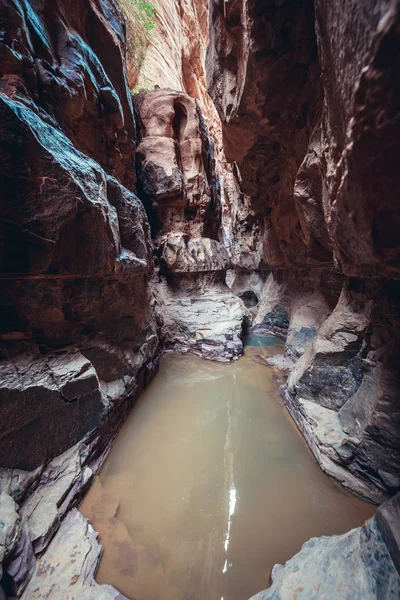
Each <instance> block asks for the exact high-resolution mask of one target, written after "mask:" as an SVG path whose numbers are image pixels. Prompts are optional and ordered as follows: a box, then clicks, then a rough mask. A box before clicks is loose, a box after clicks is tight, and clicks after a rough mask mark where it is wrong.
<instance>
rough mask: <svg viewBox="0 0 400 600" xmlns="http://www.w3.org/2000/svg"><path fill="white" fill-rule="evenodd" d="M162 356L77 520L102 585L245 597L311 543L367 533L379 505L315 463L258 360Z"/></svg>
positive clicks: (205, 598) (270, 350)
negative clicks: (89, 540)
mask: <svg viewBox="0 0 400 600" xmlns="http://www.w3.org/2000/svg"><path fill="white" fill-rule="evenodd" d="M249 344H250V345H248V346H247V347H246V349H245V355H244V356H243V357H242V358H241V359H240V360H238V361H237V362H235V363H232V364H221V363H215V362H209V361H205V360H202V359H200V358H199V357H196V356H192V355H184V356H181V355H172V354H170V355H165V356H164V357H163V358H162V360H161V366H160V371H159V373H158V375H157V376H156V378H155V379H154V380H153V382H152V383H151V384H150V386H149V387H148V388H147V389H146V390H145V392H144V393H143V394H142V395H141V397H140V398H139V400H138V402H137V404H136V405H135V406H134V408H133V409H132V411H131V414H130V416H129V417H128V419H127V421H126V423H125V424H124V427H123V428H122V430H121V432H120V433H119V435H118V437H117V439H116V441H115V443H114V445H113V448H112V450H111V452H110V453H109V455H108V457H107V459H106V461H105V463H104V465H103V467H102V469H101V471H100V473H99V475H98V477H96V479H95V481H94V484H93V485H92V487H91V489H90V490H89V492H88V494H87V496H86V498H85V500H84V502H83V504H82V506H81V511H82V512H83V514H84V515H85V516H87V517H88V518H89V520H90V521H91V523H92V525H93V526H94V528H95V529H96V530H97V531H98V532H99V534H100V541H101V543H102V545H103V548H104V554H103V557H102V560H101V563H100V568H99V571H98V573H97V577H96V579H97V581H99V582H100V583H109V584H112V585H114V586H115V587H116V588H118V589H119V590H120V591H121V592H122V593H123V594H125V595H126V596H128V597H129V598H132V599H135V600H246V599H248V598H249V597H250V596H251V595H252V594H254V593H256V592H257V591H260V590H261V589H263V588H265V587H267V586H268V579H269V572H270V569H271V567H272V566H273V564H275V563H277V562H280V563H283V562H285V560H287V559H289V558H290V557H291V556H293V554H295V553H296V552H297V551H298V550H299V549H300V547H301V545H302V544H303V543H304V542H305V541H306V540H308V539H309V538H310V537H313V536H320V535H331V534H338V533H344V532H345V531H347V530H349V529H351V528H353V527H357V526H359V525H361V523H363V522H364V521H365V520H366V519H367V518H369V517H370V516H371V515H372V514H373V512H374V507H373V506H371V505H369V504H367V503H365V502H363V501H361V500H360V499H358V498H356V497H355V496H352V495H351V494H349V493H347V492H346V491H345V490H343V489H342V488H341V487H340V486H339V485H337V484H336V483H335V482H333V481H332V480H331V479H330V478H329V477H327V476H326V475H325V474H324V473H323V472H322V471H321V469H320V468H319V466H318V465H317V463H316V461H315V459H314V458H313V456H312V454H311V452H310V450H309V449H308V447H307V445H306V444H305V442H304V440H303V438H302V437H301V435H300V433H299V432H298V430H297V429H296V427H295V425H294V423H293V422H292V420H291V418H290V416H289V414H288V412H287V410H286V409H285V407H284V405H283V402H282V400H281V398H280V396H279V382H278V381H277V373H276V372H275V371H274V370H273V369H272V368H270V367H268V366H265V364H263V359H262V358H260V357H262V356H267V355H273V354H275V353H277V352H280V351H282V348H281V346H280V342H279V341H278V340H276V339H274V338H269V337H265V338H264V337H262V336H261V337H253V338H251V339H250V340H249Z"/></svg>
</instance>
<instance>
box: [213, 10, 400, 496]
mask: <svg viewBox="0 0 400 600" xmlns="http://www.w3.org/2000/svg"><path fill="white" fill-rule="evenodd" d="M399 22H400V18H399V3H398V2H394V1H393V2H390V1H389V2H383V1H382V2H378V3H376V2H370V3H367V4H366V3H365V2H361V1H357V0H354V1H352V2H351V3H350V4H349V3H347V2H346V3H342V2H335V3H331V2H325V1H324V0H316V2H315V5H314V6H313V3H312V2H296V3H292V2H283V3H282V2H273V1H272V2H262V1H261V0H250V1H248V2H247V1H246V2H245V1H238V2H223V1H221V0H213V1H212V2H211V7H210V46H209V49H208V55H207V78H208V86H209V91H210V94H211V96H212V98H213V100H214V102H215V104H216V106H217V108H218V112H219V114H220V117H221V119H222V128H223V138H224V148H225V152H226V155H227V157H228V159H229V160H230V161H234V169H233V177H232V175H231V176H230V177H227V178H226V180H225V187H226V191H227V193H228V194H230V199H231V201H230V213H231V223H232V228H233V232H232V239H233V244H232V264H233V267H236V268H238V267H239V268H241V269H243V268H244V269H247V271H248V273H249V274H248V276H247V277H246V276H245V275H244V274H243V273H242V274H241V275H239V274H236V275H235V276H234V277H233V280H232V285H233V287H232V289H233V290H234V291H236V293H240V294H242V295H243V293H250V292H251V293H254V294H255V295H256V300H257V301H258V304H257V307H256V308H252V312H253V314H254V317H255V324H256V325H257V326H258V327H268V328H270V329H272V330H274V331H278V330H280V331H283V330H284V329H285V327H286V328H287V331H288V337H287V345H286V358H285V361H284V362H285V364H286V365H288V364H290V363H291V365H292V369H293V370H292V373H291V375H290V377H289V381H288V384H287V386H286V387H285V388H284V389H283V395H284V397H285V400H286V402H287V405H288V407H289V409H290V411H291V413H292V415H293V416H294V418H295V420H296V422H297V423H298V425H299V427H300V429H301V430H302V432H303V433H304V435H305V437H306V439H307V441H308V443H309V444H310V446H311V448H312V449H313V451H314V453H315V455H316V457H317V459H318V460H319V461H320V463H321V465H322V467H323V468H324V469H325V470H326V471H327V472H329V473H330V474H332V475H334V476H335V477H336V478H337V479H339V480H340V481H341V482H343V483H344V484H345V485H346V486H348V487H350V488H351V489H353V490H355V491H357V492H358V493H361V494H362V495H364V496H366V497H368V498H370V499H373V500H375V501H381V500H382V499H384V498H386V497H388V496H390V495H392V494H394V493H395V492H396V491H397V490H398V489H399V488H400V420H399V414H400V413H399V407H400V395H399V390H400V387H399V373H400V367H399V359H398V354H399V340H400V332H399V306H400V304H399V287H398V282H397V281H396V280H395V279H394V278H396V277H397V276H398V274H399V270H400V262H399V258H400V254H399V249H400V236H399V233H398V232H399V227H398V223H397V221H398V215H397V213H398V211H397V209H396V208H395V207H396V206H397V196H398V187H399V185H398V176H399V172H400V145H399V139H400V138H399V122H400V121H399V119H400V107H399V97H400V95H399V91H400V90H399V82H400V76H399V71H398V57H399V48H400V44H399V37H398V36H399ZM235 190H236V191H235ZM260 267H263V268H264V269H269V271H268V270H267V271H259V274H258V276H255V274H251V273H252V271H251V270H254V269H256V270H257V269H258V270H259V269H260ZM271 269H272V271H271ZM318 273H319V275H318ZM257 277H258V280H259V281H258V283H257ZM391 278H392V279H391ZM341 286H342V291H340V287H341ZM289 358H290V361H289V362H288V359H289ZM282 364H283V363H282Z"/></svg>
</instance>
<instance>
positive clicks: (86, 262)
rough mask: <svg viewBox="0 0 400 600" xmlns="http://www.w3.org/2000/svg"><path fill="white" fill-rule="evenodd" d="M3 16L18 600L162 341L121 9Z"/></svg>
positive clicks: (7, 393)
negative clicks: (138, 189)
mask: <svg viewBox="0 0 400 600" xmlns="http://www.w3.org/2000/svg"><path fill="white" fill-rule="evenodd" d="M0 10H1V23H2V24H4V26H2V29H1V38H0V61H1V68H0V76H1V78H0V112H1V117H0V136H1V140H2V144H1V150H0V158H1V160H0V164H1V166H0V169H1V186H0V190H1V191H0V193H1V198H0V219H1V244H0V248H1V250H0V279H1V287H2V293H1V302H2V309H1V323H0V326H1V334H0V354H1V361H0V372H1V386H0V396H1V401H0V421H1V426H0V465H1V467H3V469H2V471H1V476H0V482H1V485H0V488H1V495H0V504H1V506H2V509H4V511H3V510H2V514H3V515H4V519H5V524H6V525H5V526H6V527H9V531H8V530H6V532H7V531H8V532H7V533H6V539H5V541H4V540H3V538H2V541H1V543H0V551H1V552H0V562H3V561H4V564H3V571H4V577H3V580H2V583H4V582H5V583H4V585H5V586H6V587H7V592H8V593H10V594H11V593H20V592H21V591H22V589H23V587H24V586H25V585H26V583H27V581H28V579H29V575H30V574H31V573H32V572H33V570H34V568H35V561H36V558H35V557H36V556H37V555H39V554H41V553H42V552H43V551H44V549H45V548H46V547H47V545H48V543H49V542H50V540H51V538H52V536H53V535H54V534H55V532H56V531H57V529H58V527H59V524H60V520H61V519H62V518H63V517H64V515H65V514H66V513H67V511H68V510H69V508H70V507H71V506H72V505H74V504H77V502H78V501H79V498H80V497H81V496H82V493H83V491H84V490H85V488H86V487H87V485H88V484H89V483H90V480H91V478H92V477H93V473H94V472H95V471H96V469H97V467H98V464H99V462H100V461H101V457H102V456H103V455H104V452H105V451H106V450H107V448H108V447H109V445H110V443H111V441H112V439H113V437H114V436H115V434H116V432H117V431H118V428H119V427H120V425H121V424H122V422H123V420H124V418H125V417H126V415H127V414H128V412H129V409H130V407H131V405H132V403H133V402H134V400H135V398H136V397H137V396H138V394H139V393H140V391H141V390H142V389H143V387H144V386H145V385H146V383H147V381H149V379H150V378H151V376H152V374H153V373H154V371H155V369H156V364H157V355H158V347H159V344H158V333H157V324H156V321H155V318H154V314H153V311H152V308H151V304H152V302H153V301H154V299H153V295H152V294H151V291H150V289H149V286H148V279H149V277H150V276H151V272H152V269H153V258H152V242H151V237H150V228H149V223H148V219H147V216H146V213H145V210H144V208H143V205H142V203H141V202H140V200H139V199H138V198H137V196H136V195H135V193H134V189H135V180H136V176H135V168H134V165H135V147H136V128H135V122H134V117H133V106H132V100H131V94H130V91H129V88H128V82H127V76H126V70H125V33H124V31H125V25H124V19H123V16H122V13H121V11H120V9H119V7H118V4H117V3H116V2H114V1H113V0H107V1H102V2H97V1H94V0H93V1H92V0H88V1H87V2H80V1H78V0H76V1H75V0H74V1H73V2H68V3H65V2H63V1H62V0H60V1H58V0H55V1H53V0H52V1H51V2H29V1H28V0H27V1H26V2H25V1H22V2H19V1H13V0H2V1H1V2H0ZM59 455H61V457H59V458H54V457H57V456H59ZM18 506H19V507H20V508H19V514H18V512H17V510H18ZM80 527H81V530H82V531H83V533H84V531H85V528H84V527H83V525H82V524H80ZM82 527H83V529H82ZM89 541H90V540H89ZM3 542H4V543H3ZM88 543H89V542H88ZM90 543H91V544H92V545H93V544H94V540H92V541H91V542H90ZM89 545H90V544H89ZM94 554H95V555H96V552H94ZM96 556H97V557H98V552H97V555H96ZM84 558H85V555H84V554H82V560H83V559H84ZM95 564H96V561H94V566H95ZM81 566H82V565H81ZM82 568H83V567H82ZM112 594H114V595H112ZM116 595H117V594H116V593H115V590H114V592H111V596H112V597H115V596H116Z"/></svg>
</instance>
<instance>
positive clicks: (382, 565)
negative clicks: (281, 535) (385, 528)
mask: <svg viewBox="0 0 400 600" xmlns="http://www.w3.org/2000/svg"><path fill="white" fill-rule="evenodd" d="M399 595H400V575H399V573H398V571H397V569H396V567H395V565H394V563H393V561H392V558H391V556H390V554H389V552H388V549H387V546H386V544H385V542H384V540H383V538H382V535H381V533H380V530H379V527H378V524H377V521H376V519H375V518H373V519H370V520H369V521H367V522H366V523H365V525H363V527H361V528H358V529H353V530H352V531H350V532H349V533H345V534H344V535H338V536H331V537H321V538H312V539H311V540H309V541H308V542H306V543H305V544H304V545H303V547H302V549H301V550H300V552H299V553H298V554H296V555H295V556H294V557H293V558H291V559H290V560H289V561H288V562H287V563H286V564H285V567H284V570H283V572H281V573H280V575H279V577H278V578H277V579H276V580H274V583H273V584H272V586H271V588H269V589H268V590H265V591H264V592H261V593H259V594H256V596H253V598H252V600H289V599H291V598H298V599H299V600H321V598H327V599H328V598H329V599H331V598H332V599H333V598H340V599H341V600H378V599H382V600H383V599H385V600H396V599H397V598H398V597H399Z"/></svg>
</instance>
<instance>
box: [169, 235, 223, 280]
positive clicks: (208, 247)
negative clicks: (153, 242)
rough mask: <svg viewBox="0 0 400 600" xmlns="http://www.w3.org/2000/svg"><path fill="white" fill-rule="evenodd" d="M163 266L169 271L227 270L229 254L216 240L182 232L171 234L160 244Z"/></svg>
mask: <svg viewBox="0 0 400 600" xmlns="http://www.w3.org/2000/svg"><path fill="white" fill-rule="evenodd" d="M160 260H161V266H162V268H163V269H164V270H165V271H166V272H169V273H199V272H200V273H201V272H203V271H206V272H207V271H226V270H227V269H228V267H229V263H230V257H229V254H228V252H227V250H226V248H224V246H222V244H220V242H217V241H216V240H210V239H209V238H189V237H188V236H187V235H185V234H182V233H175V234H171V235H169V236H168V237H167V238H166V240H165V241H164V242H163V243H162V244H161V246H160Z"/></svg>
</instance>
